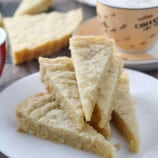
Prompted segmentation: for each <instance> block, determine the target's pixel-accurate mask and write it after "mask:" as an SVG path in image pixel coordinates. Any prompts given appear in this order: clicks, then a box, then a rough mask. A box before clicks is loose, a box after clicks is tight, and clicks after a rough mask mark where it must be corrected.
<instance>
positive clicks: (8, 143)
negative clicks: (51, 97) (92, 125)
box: [0, 70, 158, 158]
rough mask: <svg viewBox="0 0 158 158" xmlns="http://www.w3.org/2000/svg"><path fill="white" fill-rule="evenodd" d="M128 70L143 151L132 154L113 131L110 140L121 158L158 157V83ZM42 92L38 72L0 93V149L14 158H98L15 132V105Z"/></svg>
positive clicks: (113, 130) (42, 88)
mask: <svg viewBox="0 0 158 158" xmlns="http://www.w3.org/2000/svg"><path fill="white" fill-rule="evenodd" d="M126 71H127V73H128V74H129V78H130V87H131V94H132V97H133V99H134V100H135V101H136V103H137V105H136V106H135V107H136V112H137V116H138V122H139V126H140V136H141V152H140V153H139V154H132V153H130V152H129V151H128V146H127V143H126V141H125V140H124V139H123V138H122V136H120V134H119V133H118V132H117V131H116V130H115V129H114V128H112V133H113V137H112V139H111V140H110V141H111V142H112V143H113V144H115V143H120V144H121V150H120V151H118V152H117V154H118V158H157V157H158V137H157V134H158V104H157V103H158V96H157V94H158V80H157V79H154V78H152V77H150V76H147V75H145V74H143V73H140V72H137V71H132V70H126ZM43 90H44V87H43V85H42V84H41V83H40V78H39V73H36V74H33V75H31V76H28V77H25V78H23V79H21V80H19V81H17V82H16V83H14V84H12V85H11V86H9V87H8V88H6V89H5V90H4V91H3V92H2V93H1V94H0V102H1V107H0V150H1V151H2V152H3V153H4V154H6V155H8V156H9V157H12V158H43V157H46V158H57V157H59V158H61V157H64V158H97V156H96V155H94V154H91V153H88V152H84V151H80V150H76V149H73V148H71V147H69V146H66V145H60V144H54V143H52V142H49V141H46V140H40V139H38V138H36V137H34V136H32V135H29V134H24V133H18V132H17V131H16V128H17V123H16V117H15V112H14V109H15V106H16V105H17V104H19V103H20V102H21V101H22V100H24V99H26V98H27V97H29V96H32V95H34V93H36V92H41V91H43Z"/></svg>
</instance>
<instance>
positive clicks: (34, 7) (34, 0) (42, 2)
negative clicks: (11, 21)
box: [14, 0, 52, 16]
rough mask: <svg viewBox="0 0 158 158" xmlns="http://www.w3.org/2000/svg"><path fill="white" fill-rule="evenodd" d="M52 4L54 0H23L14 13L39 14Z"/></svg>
mask: <svg viewBox="0 0 158 158" xmlns="http://www.w3.org/2000/svg"><path fill="white" fill-rule="evenodd" d="M51 6H52V0H22V2H21V3H20V5H19V7H18V9H17V10H16V11H15V13H14V15H15V16H17V15H27V14H37V13H41V12H43V11H46V10H47V9H48V8H49V7H51Z"/></svg>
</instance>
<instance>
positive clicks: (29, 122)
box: [16, 93, 115, 158]
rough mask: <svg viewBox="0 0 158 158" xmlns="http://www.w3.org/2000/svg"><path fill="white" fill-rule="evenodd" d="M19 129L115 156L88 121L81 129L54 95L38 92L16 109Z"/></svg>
mask: <svg viewBox="0 0 158 158" xmlns="http://www.w3.org/2000/svg"><path fill="white" fill-rule="evenodd" d="M16 116H17V121H18V125H19V131H22V132H26V133H30V134H34V135H36V136H38V137H39V138H42V139H49V140H51V141H53V142H56V143H62V144H67V145H70V146H72V147H75V148H78V149H82V150H86V151H90V152H93V153H95V154H98V155H100V156H102V157H104V158H115V148H114V147H113V146H112V145H111V144H110V143H109V142H108V141H106V140H105V138H104V137H103V136H102V135H100V134H99V133H97V132H96V131H95V130H94V129H93V128H92V127H91V126H89V125H88V124H85V128H84V129H83V130H81V131H79V130H77V128H76V122H75V121H74V120H73V119H69V117H68V116H67V114H66V113H65V111H64V110H62V108H61V107H60V106H59V104H58V103H57V101H56V99H55V98H54V97H53V94H47V93H43V94H37V95H36V96H34V97H31V98H29V99H27V100H25V101H24V102H23V103H22V104H21V105H19V106H18V107H17V108H16Z"/></svg>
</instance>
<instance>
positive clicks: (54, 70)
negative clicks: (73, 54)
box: [39, 57, 85, 128]
mask: <svg viewBox="0 0 158 158" xmlns="http://www.w3.org/2000/svg"><path fill="white" fill-rule="evenodd" d="M39 62H40V73H41V79H42V82H43V83H44V84H45V85H46V87H47V89H48V91H50V92H52V91H53V92H55V94H56V98H57V99H58V101H59V103H60V105H61V106H62V107H63V109H65V111H66V112H67V113H69V115H70V116H72V117H73V118H75V120H76V122H77V124H78V125H79V128H83V127H84V124H85V123H84V112H83V109H82V105H81V101H80V98H79V93H78V88H77V81H76V77H75V73H74V67H73V64H72V60H71V58H68V57H58V58H54V59H47V58H39Z"/></svg>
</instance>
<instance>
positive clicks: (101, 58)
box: [70, 36, 114, 121]
mask: <svg viewBox="0 0 158 158" xmlns="http://www.w3.org/2000/svg"><path fill="white" fill-rule="evenodd" d="M113 45H114V43H113V41H112V40H108V39H107V38H105V37H104V36H74V37H72V38H71V39H70V50H71V55H72V60H73V64H74V67H75V73H76V78H77V83H78V89H79V94H80V99H81V102H82V105H83V110H84V113H85V118H86V121H90V120H91V116H92V113H93V109H94V106H95V104H96V101H97V96H98V91H99V84H100V82H101V80H102V78H103V74H105V73H106V71H107V69H108V66H109V64H110V61H111V57H112V54H113Z"/></svg>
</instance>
